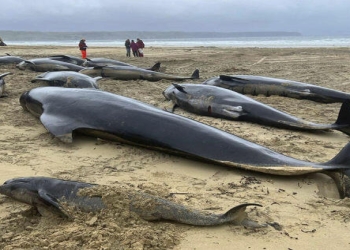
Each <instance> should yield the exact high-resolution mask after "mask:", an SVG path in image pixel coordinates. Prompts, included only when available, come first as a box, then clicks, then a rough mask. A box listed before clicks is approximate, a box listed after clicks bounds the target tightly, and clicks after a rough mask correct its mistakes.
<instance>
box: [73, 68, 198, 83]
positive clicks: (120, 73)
mask: <svg viewBox="0 0 350 250" xmlns="http://www.w3.org/2000/svg"><path fill="white" fill-rule="evenodd" d="M79 72H80V73H83V74H86V75H89V76H102V77H108V78H111V79H115V80H138V79H141V80H147V81H152V82H155V81H160V80H162V79H165V80H172V81H183V80H188V79H198V78H199V70H198V69H196V70H195V71H194V72H193V73H192V75H191V76H190V77H183V76H174V75H169V74H164V73H160V72H155V71H151V70H147V69H141V68H137V67H130V66H98V67H93V68H87V69H83V70H81V71H79Z"/></svg>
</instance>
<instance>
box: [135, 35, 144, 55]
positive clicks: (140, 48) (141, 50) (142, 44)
mask: <svg viewBox="0 0 350 250" xmlns="http://www.w3.org/2000/svg"><path fill="white" fill-rule="evenodd" d="M136 40H137V42H136V44H137V46H138V47H139V57H143V49H144V48H145V44H144V43H143V41H142V40H141V39H140V38H137V39H136Z"/></svg>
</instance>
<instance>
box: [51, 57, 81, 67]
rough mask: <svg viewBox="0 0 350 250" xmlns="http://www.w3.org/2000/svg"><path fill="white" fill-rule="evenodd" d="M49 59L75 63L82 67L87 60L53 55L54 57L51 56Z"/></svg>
mask: <svg viewBox="0 0 350 250" xmlns="http://www.w3.org/2000/svg"><path fill="white" fill-rule="evenodd" d="M49 59H51V60H57V61H61V62H67V63H73V64H76V65H80V66H83V63H84V62H85V60H84V59H81V58H80V57H76V56H69V55H53V56H50V57H49Z"/></svg>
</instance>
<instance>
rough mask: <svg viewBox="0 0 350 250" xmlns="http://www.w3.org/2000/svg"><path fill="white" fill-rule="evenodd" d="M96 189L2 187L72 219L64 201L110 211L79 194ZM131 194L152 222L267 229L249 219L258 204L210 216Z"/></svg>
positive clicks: (44, 181) (72, 184)
mask: <svg viewBox="0 0 350 250" xmlns="http://www.w3.org/2000/svg"><path fill="white" fill-rule="evenodd" d="M95 186H97V185H95V184H90V183H84V182H77V181H68V180H61V179H55V178H48V177H25V178H16V179H11V180H8V181H6V182H5V183H4V184H3V185H1V186H0V193H1V194H3V195H6V196H8V197H11V198H13V199H15V200H17V201H20V202H24V203H26V204H29V205H31V206H34V207H35V208H37V209H38V211H39V212H40V211H43V209H45V210H44V211H47V210H49V211H50V210H51V211H52V212H55V213H59V214H62V215H65V216H69V215H68V214H67V213H66V212H65V211H64V209H63V207H62V205H61V203H62V202H65V203H66V204H67V205H68V206H72V207H75V208H77V209H80V210H81V211H85V212H97V211H100V210H102V209H106V208H107V206H106V205H105V204H104V203H103V201H102V198H101V197H96V196H82V195H79V194H78V192H79V190H81V189H85V188H92V187H95ZM127 195H128V197H129V200H130V205H129V209H130V211H132V212H135V213H136V214H138V215H139V216H140V217H141V218H142V219H144V220H148V221H155V220H171V221H175V222H179V223H184V224H188V225H195V226H216V225H222V224H227V223H231V224H240V225H243V226H248V227H255V228H256V227H265V226H266V225H259V224H258V223H256V222H254V221H251V220H249V219H247V218H246V213H245V209H246V207H248V206H259V207H261V205H259V204H255V203H245V204H241V205H238V206H236V207H234V208H232V209H230V210H229V211H227V212H226V213H224V214H209V215H208V214H204V213H202V212H200V211H198V210H194V209H191V208H188V207H185V206H183V205H180V204H176V203H174V202H171V201H168V200H166V199H163V198H160V197H156V196H153V195H149V194H145V193H141V192H130V193H128V194H127ZM140 202H141V204H154V206H147V207H142V205H140ZM43 215H45V214H43Z"/></svg>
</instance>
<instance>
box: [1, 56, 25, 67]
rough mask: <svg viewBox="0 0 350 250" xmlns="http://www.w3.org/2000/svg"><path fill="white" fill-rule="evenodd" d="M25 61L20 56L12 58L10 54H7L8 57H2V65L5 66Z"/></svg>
mask: <svg viewBox="0 0 350 250" xmlns="http://www.w3.org/2000/svg"><path fill="white" fill-rule="evenodd" d="M22 61H24V59H23V58H21V57H18V56H11V55H10V54H6V56H1V57H0V65H5V64H18V63H20V62H22Z"/></svg>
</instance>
